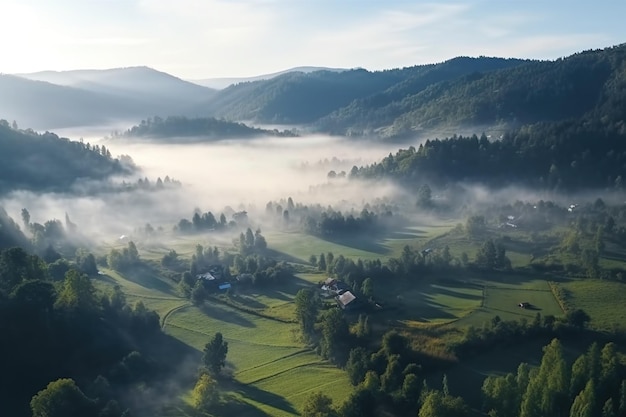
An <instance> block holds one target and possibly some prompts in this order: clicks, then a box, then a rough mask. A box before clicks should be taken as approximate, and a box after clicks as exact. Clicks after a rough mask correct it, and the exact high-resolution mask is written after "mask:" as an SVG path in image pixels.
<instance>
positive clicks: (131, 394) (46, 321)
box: [0, 248, 182, 417]
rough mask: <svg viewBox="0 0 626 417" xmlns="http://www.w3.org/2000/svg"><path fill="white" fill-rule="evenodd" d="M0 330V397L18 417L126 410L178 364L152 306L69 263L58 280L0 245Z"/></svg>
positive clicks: (39, 263) (34, 260)
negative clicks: (102, 286) (129, 299)
mask: <svg viewBox="0 0 626 417" xmlns="http://www.w3.org/2000/svg"><path fill="white" fill-rule="evenodd" d="M0 332H1V333H2V338H0V351H2V352H3V354H2V356H1V357H0V367H1V368H2V370H3V371H2V374H1V375H0V384H1V385H2V390H0V402H2V410H3V412H5V413H8V414H10V415H14V416H18V417H19V416H29V415H31V413H32V415H33V416H41V417H43V416H46V417H50V416H68V415H71V416H78V415H103V416H104V415H106V416H111V417H118V416H122V415H127V414H124V410H126V409H128V408H134V407H138V406H139V407H140V406H141V405H140V404H141V403H142V402H144V401H145V397H144V396H147V395H149V392H148V391H149V390H154V389H157V386H158V384H159V380H160V379H161V377H164V375H165V373H167V372H170V371H172V370H173V369H172V368H170V367H169V366H170V365H171V366H173V367H174V366H176V365H175V362H176V361H173V362H172V361H171V358H170V361H169V365H165V362H163V356H161V355H163V354H166V355H171V352H170V353H166V352H168V350H170V349H172V348H173V345H171V343H170V342H169V341H168V340H169V339H167V337H166V336H165V335H163V334H162V333H161V327H160V321H159V316H158V315H157V314H156V313H155V312H153V311H149V310H147V309H146V308H145V306H143V304H141V303H138V304H136V305H135V306H134V307H130V306H129V305H127V303H126V300H125V296H124V294H123V293H122V292H121V290H120V289H119V287H116V288H115V290H114V291H113V292H111V293H108V294H107V293H101V292H99V291H97V290H96V289H95V287H94V285H93V283H92V282H91V280H90V279H89V277H87V275H84V274H82V273H81V272H79V271H78V270H76V269H74V268H70V269H69V270H68V271H67V272H66V273H65V277H64V279H63V280H62V281H60V282H58V283H55V282H53V281H52V280H51V277H50V271H49V265H47V264H46V263H45V262H44V261H43V260H42V259H41V258H39V257H37V256H35V255H30V254H28V253H27V252H25V251H24V250H23V249H21V248H11V249H7V250H3V251H0ZM157 346H158V347H157ZM180 353H181V352H178V354H180ZM181 358H182V356H181ZM152 392H153V393H154V392H156V391H152ZM146 403H147V402H146ZM29 405H30V412H29ZM99 413H102V414H99Z"/></svg>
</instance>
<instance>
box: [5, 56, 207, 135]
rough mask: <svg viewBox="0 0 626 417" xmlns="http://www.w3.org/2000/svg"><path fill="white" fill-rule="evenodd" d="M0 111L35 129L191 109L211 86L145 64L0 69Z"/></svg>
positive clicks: (129, 119)
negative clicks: (105, 67) (6, 71)
mask: <svg viewBox="0 0 626 417" xmlns="http://www.w3.org/2000/svg"><path fill="white" fill-rule="evenodd" d="M0 89H1V90H2V91H3V95H2V96H1V97H0V114H1V115H2V116H1V117H2V118H4V119H7V120H11V121H12V120H16V121H17V122H18V123H19V125H20V126H23V127H30V128H34V129H38V130H46V129H54V128H60V127H69V126H80V125H90V124H109V123H115V122H120V121H123V122H124V123H125V124H129V123H131V121H135V120H137V119H141V118H146V117H150V116H153V115H155V114H164V115H169V114H188V115H195V113H194V112H195V110H194V109H195V108H197V105H198V103H200V102H202V101H204V100H207V99H209V98H210V97H211V96H212V95H213V94H214V91H213V90H211V89H209V88H206V87H201V86H198V85H196V84H193V83H189V82H187V81H183V80H181V79H179V78H176V77H174V76H171V75H169V74H166V73H163V72H159V71H156V70H153V69H151V68H147V67H130V68H117V69H110V70H77V71H66V72H54V71H44V72H39V73H33V74H21V75H19V76H17V75H0Z"/></svg>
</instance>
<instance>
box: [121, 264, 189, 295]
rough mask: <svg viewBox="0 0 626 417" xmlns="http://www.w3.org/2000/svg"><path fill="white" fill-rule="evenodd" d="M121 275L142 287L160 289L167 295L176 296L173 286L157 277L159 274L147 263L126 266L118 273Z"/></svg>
mask: <svg viewBox="0 0 626 417" xmlns="http://www.w3.org/2000/svg"><path fill="white" fill-rule="evenodd" d="M120 275H121V276H122V277H124V278H125V279H127V280H128V281H130V282H134V283H135V284H138V285H141V286H142V287H144V288H148V289H151V290H156V291H160V292H162V293H164V294H167V295H172V296H176V297H177V296H178V294H177V293H176V292H175V291H174V288H173V287H172V286H171V285H170V284H168V283H167V282H165V281H163V280H162V279H160V278H159V274H158V272H157V271H155V270H154V269H153V268H151V267H150V266H148V265H138V266H135V267H132V268H128V269H126V270H124V271H123V272H121V273H120Z"/></svg>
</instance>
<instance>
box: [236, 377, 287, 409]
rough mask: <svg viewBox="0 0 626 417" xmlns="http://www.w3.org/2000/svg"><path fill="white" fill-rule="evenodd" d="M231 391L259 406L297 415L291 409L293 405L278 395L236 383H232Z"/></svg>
mask: <svg viewBox="0 0 626 417" xmlns="http://www.w3.org/2000/svg"><path fill="white" fill-rule="evenodd" d="M232 390H233V391H236V392H237V393H239V394H241V395H242V396H243V397H245V398H249V399H250V400H252V401H256V402H259V403H261V404H266V405H269V406H271V407H274V408H278V409H279V410H282V411H285V412H287V413H291V414H298V411H297V410H296V409H295V408H293V405H292V404H291V403H290V402H289V401H287V400H286V399H285V398H284V397H281V396H280V395H277V394H274V393H271V392H269V391H265V390H262V389H261V388H259V387H255V386H254V385H246V384H242V383H240V382H238V381H233V382H232ZM248 406H249V407H252V408H255V407H253V406H251V405H250V404H248ZM256 410H258V409H256ZM258 412H259V413H263V414H258V415H267V414H266V413H264V412H263V411H261V410H258ZM225 415H242V416H243V415H248V414H243V413H241V414H225ZM255 415H256V414H255Z"/></svg>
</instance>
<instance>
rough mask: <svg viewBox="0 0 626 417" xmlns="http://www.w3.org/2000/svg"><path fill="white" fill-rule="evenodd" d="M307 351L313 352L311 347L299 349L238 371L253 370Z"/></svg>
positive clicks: (240, 372)
mask: <svg viewBox="0 0 626 417" xmlns="http://www.w3.org/2000/svg"><path fill="white" fill-rule="evenodd" d="M307 352H313V351H312V350H310V349H301V350H299V351H297V352H293V353H290V354H289V355H285V356H281V357H280V358H276V359H272V360H271V361H268V362H264V363H262V364H259V365H255V366H253V367H251V368H247V369H243V370H241V371H239V372H237V375H239V374H242V373H244V372H248V371H253V370H255V369H258V368H261V367H263V366H266V365H270V364H272V363H276V362H278V361H282V360H283V359H287V358H291V357H293V356H297V355H300V354H302V353H307Z"/></svg>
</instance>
